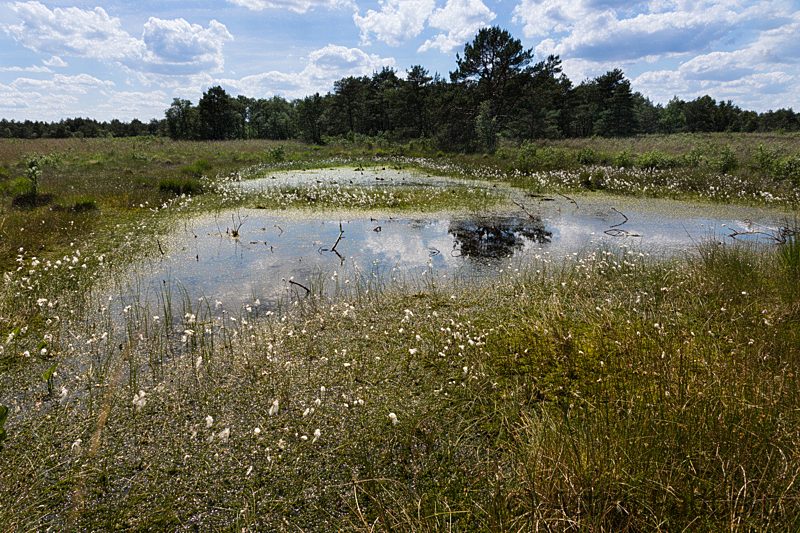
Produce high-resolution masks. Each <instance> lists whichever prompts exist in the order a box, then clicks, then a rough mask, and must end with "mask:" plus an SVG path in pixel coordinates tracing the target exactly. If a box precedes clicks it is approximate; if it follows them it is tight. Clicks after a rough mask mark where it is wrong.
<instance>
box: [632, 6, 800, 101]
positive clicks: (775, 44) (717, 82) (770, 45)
mask: <svg viewBox="0 0 800 533" xmlns="http://www.w3.org/2000/svg"><path fill="white" fill-rule="evenodd" d="M798 32H800V13H798V14H797V15H796V16H795V17H794V19H793V20H791V21H789V22H788V23H786V24H783V25H780V26H778V27H776V28H771V29H768V30H765V31H762V32H760V33H759V34H758V35H757V36H756V38H755V39H753V40H752V41H751V42H749V43H746V44H744V45H742V46H740V47H739V48H736V49H733V50H728V51H718V50H717V51H711V52H708V53H705V54H700V55H696V56H694V57H692V58H690V59H687V60H686V61H684V62H682V63H681V64H680V65H679V66H678V67H677V68H675V69H674V70H658V71H654V72H645V73H643V74H641V75H639V76H638V77H636V78H635V79H634V80H633V85H634V87H636V88H637V89H639V90H642V91H644V92H646V93H648V94H651V95H652V96H653V98H655V99H656V100H657V101H666V100H667V99H669V98H670V97H671V96H672V95H676V94H680V95H681V96H684V97H687V98H692V97H695V96H700V95H703V94H710V95H711V96H713V97H714V98H717V99H721V100H726V99H732V100H734V101H735V102H736V103H738V104H739V105H742V106H745V107H750V108H754V109H768V108H771V107H786V106H797V105H798V104H800V100H798V97H797V94H796V91H794V87H795V86H796V83H797V81H798V79H800V75H798V66H797V65H798V63H800V58H798V54H799V53H800V44H798V40H797V38H796V36H797V35H798Z"/></svg>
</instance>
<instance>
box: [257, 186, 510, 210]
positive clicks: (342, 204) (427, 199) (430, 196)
mask: <svg viewBox="0 0 800 533" xmlns="http://www.w3.org/2000/svg"><path fill="white" fill-rule="evenodd" d="M504 199H505V197H504V195H503V194H501V193H499V192H495V191H491V190H486V189H481V188H473V187H381V188H375V187H348V186H339V185H336V186H313V185H312V186H308V187H278V188H274V189H269V190H265V191H263V192H261V193H259V194H257V195H254V197H252V198H251V199H249V200H248V203H249V204H251V205H252V206H253V207H257V208H259V209H303V208H309V209H387V210H400V211H420V212H433V211H443V210H452V209H461V210H464V211H471V212H476V211H481V210H485V209H491V208H492V207H495V206H497V205H499V204H501V203H502V202H503V200H504Z"/></svg>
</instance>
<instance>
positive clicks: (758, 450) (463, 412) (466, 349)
mask: <svg viewBox="0 0 800 533" xmlns="http://www.w3.org/2000/svg"><path fill="white" fill-rule="evenodd" d="M784 273H785V269H784V263H782V259H781V258H780V252H779V251H778V250H777V249H774V250H768V251H766V252H765V251H763V250H751V249H747V248H742V247H728V246H719V245H712V244H709V245H704V246H703V247H701V248H700V249H699V250H698V251H697V252H696V254H693V255H691V256H687V257H685V258H683V259H677V260H672V261H654V260H652V259H647V258H644V257H641V256H640V255H639V254H638V253H634V252H629V251H624V250H623V251H621V252H612V251H610V250H598V251H589V252H587V253H585V254H583V255H581V256H579V257H577V258H575V259H574V260H572V261H569V262H567V263H563V264H560V263H549V262H541V263H535V264H533V265H531V266H530V268H528V269H523V270H520V271H514V270H512V271H509V272H507V273H505V275H504V276H503V277H501V278H500V280H499V282H496V283H492V284H475V283H469V284H464V285H463V286H461V287H460V288H459V287H453V286H451V285H447V284H436V285H419V284H417V285H416V286H415V285H414V284H409V285H407V286H406V287H405V288H402V289H398V288H396V287H394V288H393V287H392V286H382V287H380V288H376V287H372V288H367V287H365V286H363V285H362V286H361V288H359V289H357V290H356V292H351V293H349V294H348V293H344V292H343V293H341V294H339V295H338V296H337V297H336V298H335V299H334V300H330V299H324V298H319V297H313V296H312V297H308V298H306V297H300V298H298V296H300V294H295V295H294V296H293V297H290V299H289V300H287V301H286V303H285V304H284V305H283V306H282V308H281V310H280V311H279V312H278V313H274V312H272V311H265V310H264V309H262V308H259V307H257V306H254V307H253V308H252V309H251V310H248V309H246V308H242V309H241V310H236V309H233V310H227V309H224V308H217V307H216V306H215V305H213V304H212V303H211V301H205V300H204V301H202V302H191V301H189V300H188V299H187V298H185V297H184V296H182V295H181V294H180V291H178V292H165V293H164V294H163V298H162V299H161V300H160V303H159V304H158V307H155V308H148V307H147V305H145V304H137V305H133V306H132V307H131V308H130V310H129V311H126V312H125V315H124V320H123V321H122V322H119V321H118V320H116V319H115V320H113V321H109V320H107V319H105V318H103V317H104V316H105V317H107V315H108V313H109V312H110V311H103V310H100V311H94V312H93V313H92V314H93V315H96V316H95V318H93V319H92V320H91V323H93V324H98V325H99V328H98V329H96V330H95V331H94V332H93V333H92V334H91V335H90V336H89V337H82V338H83V339H84V341H83V342H74V343H73V348H71V349H68V350H65V352H64V353H63V356H62V357H63V359H62V360H64V359H66V360H69V359H70V358H75V359H76V360H78V359H80V360H83V361H84V364H85V362H86V361H93V364H92V365H91V368H92V369H91V370H87V369H86V368H85V367H84V369H83V370H82V371H81V372H77V371H76V370H72V371H67V370H64V371H63V372H62V371H61V368H62V365H59V370H58V371H57V372H56V373H55V377H54V383H53V388H54V390H55V391H56V392H55V393H54V395H53V396H54V398H46V397H43V395H45V394H46V387H45V386H44V384H43V383H41V381H40V382H39V385H38V390H37V388H36V387H32V388H31V389H29V391H28V392H27V393H26V394H27V397H26V396H25V395H23V396H22V397H17V398H15V399H14V401H13V402H9V404H10V406H11V412H10V414H9V417H8V422H7V424H6V428H7V431H8V440H7V441H6V444H5V446H6V447H5V449H4V450H3V453H2V454H0V465H2V468H0V494H1V495H2V497H3V499H4V501H6V502H10V503H9V505H4V506H3V507H2V509H0V523H2V524H4V525H5V526H6V527H10V528H12V529H14V528H17V529H29V528H46V527H56V528H60V527H65V526H70V527H76V528H85V529H106V528H168V529H174V528H178V527H199V528H201V529H214V528H222V527H229V526H230V525H231V524H233V525H234V526H235V527H237V528H248V529H256V530H257V529H280V530H285V529H298V528H299V529H303V530H336V529H355V530H372V529H379V530H385V529H400V530H428V529H448V528H452V529H459V530H487V529H491V530H533V529H537V528H538V529H555V530H562V529H567V528H576V529H590V530H596V531H626V530H628V531H640V530H659V529H660V530H682V529H684V528H690V529H692V530H701V531H718V530H720V529H732V530H751V529H760V530H764V529H772V530H775V529H777V530H792V529H795V528H796V526H797V525H798V520H800V504H798V496H799V495H798V488H797V487H796V483H795V480H796V479H797V477H798V476H800V457H798V453H799V452H800V451H799V450H798V448H797V446H798V442H800V435H798V434H797V428H798V427H800V420H798V419H797V417H798V415H797V411H796V405H797V402H798V400H800V397H798V393H799V392H800V390H799V387H798V381H797V379H796V376H797V375H798V374H797V372H798V371H800V368H798V366H799V365H800V361H798V359H797V358H798V352H797V346H798V345H799V344H798V343H800V330H798V328H797V323H798V320H799V319H800V315H798V308H797V304H796V299H788V300H787V298H786V295H785V292H784V287H785V279H784V275H785V274H784ZM319 292H320V293H321V292H322V291H321V290H320V291H319ZM248 307H249V306H248ZM168 313H169V314H171V315H177V316H181V314H182V313H183V316H184V318H183V319H179V320H176V321H175V322H174V323H172V324H169V323H168V321H167V320H165V316H167V314H168ZM154 315H157V316H160V318H159V319H158V320H154V318H153V316H154ZM115 324H117V325H115ZM104 331H105V332H106V333H108V335H107V336H105V337H104V336H103V335H102V334H101V332H104ZM86 340H91V342H89V343H88V344H87V343H86ZM118 344H119V346H121V348H120V347H119V346H118ZM62 364H63V365H64V368H65V369H66V368H70V366H69V364H67V363H62ZM120 367H121V368H122V371H120V370H119V368H120ZM75 368H76V369H77V368H79V367H75ZM115 369H117V370H115ZM61 387H64V388H66V389H67V390H68V391H79V392H80V391H84V392H82V393H72V392H68V394H67V395H66V396H65V398H63V399H58V391H59V390H61ZM16 406H21V407H23V408H24V411H22V412H20V411H17V410H16ZM390 414H393V415H394V416H393V417H392V416H390ZM209 417H210V418H209ZM101 421H102V423H101ZM317 430H319V431H317ZM33 435H36V438H32V437H33ZM93 443H94V444H93ZM32 480H33V481H32ZM23 486H24V487H25V490H22V487H23Z"/></svg>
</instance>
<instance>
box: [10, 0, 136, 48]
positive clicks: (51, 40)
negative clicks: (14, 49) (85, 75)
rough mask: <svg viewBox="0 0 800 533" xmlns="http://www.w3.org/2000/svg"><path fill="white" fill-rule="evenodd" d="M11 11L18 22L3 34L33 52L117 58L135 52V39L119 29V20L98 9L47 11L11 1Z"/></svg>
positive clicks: (41, 5)
mask: <svg viewBox="0 0 800 533" xmlns="http://www.w3.org/2000/svg"><path fill="white" fill-rule="evenodd" d="M11 10H12V11H13V12H14V13H15V14H16V15H17V17H18V18H19V23H18V24H12V25H8V26H6V27H5V30H6V32H7V33H8V34H9V35H10V36H11V37H13V38H14V39H15V40H17V41H18V42H19V43H20V44H22V45H23V46H25V47H26V48H29V49H31V50H34V51H36V52H45V53H50V54H68V55H74V56H79V57H91V58H96V59H121V58H124V57H127V56H129V55H131V54H134V53H135V52H136V50H137V49H138V43H137V41H136V39H134V38H133V37H131V36H130V35H129V34H128V33H127V32H125V31H124V30H123V29H122V24H121V22H120V20H119V19H118V18H116V17H110V16H109V15H108V13H106V12H105V10H104V9H103V8H102V7H96V8H94V9H93V10H83V9H79V8H77V7H68V8H58V7H57V8H55V9H53V10H50V9H49V8H47V7H46V6H45V5H43V4H41V3H40V2H14V3H13V4H11Z"/></svg>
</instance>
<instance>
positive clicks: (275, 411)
mask: <svg viewBox="0 0 800 533" xmlns="http://www.w3.org/2000/svg"><path fill="white" fill-rule="evenodd" d="M278 411H280V403H279V402H278V399H277V398H275V399H274V400H272V405H271V406H270V408H269V416H273V415H277V414H278Z"/></svg>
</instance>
